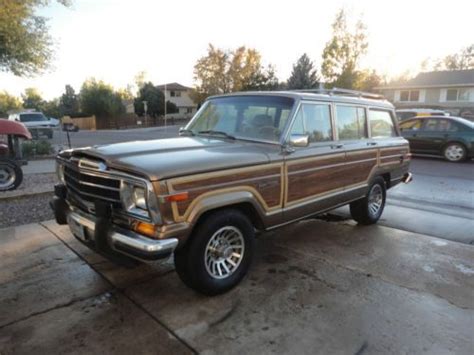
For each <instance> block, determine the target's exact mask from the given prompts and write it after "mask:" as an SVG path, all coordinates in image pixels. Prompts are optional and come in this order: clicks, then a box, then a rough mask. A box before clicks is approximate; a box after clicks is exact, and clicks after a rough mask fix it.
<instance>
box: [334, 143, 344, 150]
mask: <svg viewBox="0 0 474 355" xmlns="http://www.w3.org/2000/svg"><path fill="white" fill-rule="evenodd" d="M343 147H344V144H333V145H332V146H331V148H332V149H341V148H343Z"/></svg>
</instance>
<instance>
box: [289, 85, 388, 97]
mask: <svg viewBox="0 0 474 355" xmlns="http://www.w3.org/2000/svg"><path fill="white" fill-rule="evenodd" d="M291 91H297V92H307V93H311V94H326V95H340V96H353V97H360V98H365V99H373V100H385V97H384V96H383V95H380V94H374V93H371V92H365V91H358V90H349V89H339V88H332V89H302V90H291Z"/></svg>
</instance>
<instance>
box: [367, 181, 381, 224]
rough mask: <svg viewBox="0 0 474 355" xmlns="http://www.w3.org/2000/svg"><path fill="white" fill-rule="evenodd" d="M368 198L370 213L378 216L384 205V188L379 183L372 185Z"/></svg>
mask: <svg viewBox="0 0 474 355" xmlns="http://www.w3.org/2000/svg"><path fill="white" fill-rule="evenodd" d="M368 200H369V201H368V202H369V203H368V207H369V213H370V215H371V216H372V217H376V216H377V214H378V213H379V211H380V209H381V208H382V205H383V190H382V187H381V186H380V185H379V184H375V185H374V186H372V188H371V189H370V192H369V198H368Z"/></svg>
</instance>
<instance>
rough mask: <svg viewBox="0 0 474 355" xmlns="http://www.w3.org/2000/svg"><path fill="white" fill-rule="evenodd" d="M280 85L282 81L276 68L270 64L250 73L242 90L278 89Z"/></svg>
mask: <svg viewBox="0 0 474 355" xmlns="http://www.w3.org/2000/svg"><path fill="white" fill-rule="evenodd" d="M279 87H280V82H279V81H278V78H277V76H276V73H275V68H274V67H273V66H272V65H268V66H267V67H266V68H265V69H261V70H259V71H257V72H254V73H252V74H251V75H250V77H249V78H248V79H247V81H246V82H244V83H243V86H242V88H241V90H242V91H251V90H258V91H268V90H277V89H278V88H279Z"/></svg>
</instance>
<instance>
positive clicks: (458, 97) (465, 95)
mask: <svg viewBox="0 0 474 355" xmlns="http://www.w3.org/2000/svg"><path fill="white" fill-rule="evenodd" d="M446 101H471V90H470V89H448V90H446Z"/></svg>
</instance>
